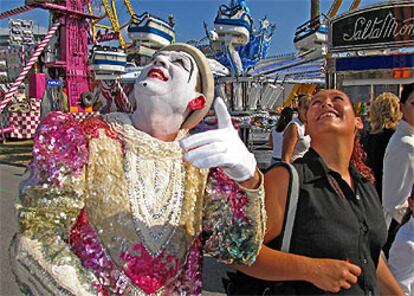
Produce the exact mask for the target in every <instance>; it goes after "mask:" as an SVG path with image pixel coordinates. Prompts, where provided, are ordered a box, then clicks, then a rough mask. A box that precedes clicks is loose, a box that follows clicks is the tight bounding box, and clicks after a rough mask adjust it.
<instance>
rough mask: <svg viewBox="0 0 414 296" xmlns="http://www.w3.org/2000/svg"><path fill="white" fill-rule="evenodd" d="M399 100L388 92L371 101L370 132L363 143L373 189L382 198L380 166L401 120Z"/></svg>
mask: <svg viewBox="0 0 414 296" xmlns="http://www.w3.org/2000/svg"><path fill="white" fill-rule="evenodd" d="M399 108H400V99H399V98H398V97H397V96H396V95H394V94H393V93H390V92H385V93H383V94H381V95H379V96H378V97H376V98H375V99H373V100H372V101H371V104H370V112H369V123H370V128H371V129H370V131H369V133H368V135H367V136H366V137H365V139H364V141H363V146H364V150H365V152H366V153H367V161H366V164H367V165H368V166H369V167H370V168H371V169H372V171H373V172H374V177H375V187H376V189H377V192H378V195H379V197H380V200H381V201H382V199H381V196H382V192H381V191H382V164H383V161H384V154H385V148H387V144H388V141H389V140H390V138H391V136H392V134H393V133H394V131H395V128H396V127H397V124H398V121H399V120H400V118H401V112H400V110H399Z"/></svg>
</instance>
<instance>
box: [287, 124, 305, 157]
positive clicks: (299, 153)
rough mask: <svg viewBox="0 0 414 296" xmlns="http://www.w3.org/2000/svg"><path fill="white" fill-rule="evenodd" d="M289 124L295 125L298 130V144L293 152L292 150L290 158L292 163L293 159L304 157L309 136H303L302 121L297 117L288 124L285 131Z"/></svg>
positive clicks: (303, 127)
mask: <svg viewBox="0 0 414 296" xmlns="http://www.w3.org/2000/svg"><path fill="white" fill-rule="evenodd" d="M291 124H295V125H296V127H297V128H298V142H297V143H296V146H295V150H293V153H292V156H291V157H290V162H293V161H295V159H298V158H301V157H303V155H305V153H306V152H307V151H308V149H309V147H310V143H311V138H310V136H309V135H305V125H304V124H303V122H302V121H300V119H299V117H294V118H293V119H292V121H291V122H289V124H288V126H287V127H286V129H287V128H288V127H289V126H290V125H291ZM286 129H285V130H286Z"/></svg>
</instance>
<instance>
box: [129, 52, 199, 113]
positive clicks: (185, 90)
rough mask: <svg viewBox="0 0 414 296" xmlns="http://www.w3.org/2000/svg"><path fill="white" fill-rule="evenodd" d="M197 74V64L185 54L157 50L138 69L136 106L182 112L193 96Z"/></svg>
mask: <svg viewBox="0 0 414 296" xmlns="http://www.w3.org/2000/svg"><path fill="white" fill-rule="evenodd" d="M197 75H198V68H197V65H196V63H195V61H194V59H193V58H192V57H191V56H190V55H189V54H187V53H185V52H176V51H161V52H160V53H158V54H156V55H155V56H154V57H153V59H152V61H151V63H150V64H149V65H148V66H147V67H145V68H144V69H143V70H142V72H141V75H140V76H139V77H138V79H137V81H136V83H135V87H134V92H135V98H136V100H137V109H140V108H142V110H145V112H148V111H151V112H157V113H158V112H159V113H160V114H162V113H165V111H166V110H169V112H172V114H173V115H174V114H175V115H179V114H183V113H184V112H185V111H186V109H187V106H188V103H189V101H191V100H192V99H194V98H196V97H197V92H196V90H195V87H196V83H197ZM166 115H168V114H166Z"/></svg>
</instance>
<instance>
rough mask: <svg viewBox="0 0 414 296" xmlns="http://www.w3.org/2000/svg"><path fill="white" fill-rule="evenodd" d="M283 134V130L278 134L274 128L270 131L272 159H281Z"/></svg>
mask: <svg viewBox="0 0 414 296" xmlns="http://www.w3.org/2000/svg"><path fill="white" fill-rule="evenodd" d="M283 133H284V130H283V131H281V132H280V133H279V132H277V131H276V129H275V128H273V129H272V144H273V150H272V157H274V158H278V159H282V145H283Z"/></svg>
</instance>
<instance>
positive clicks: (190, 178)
mask: <svg viewBox="0 0 414 296" xmlns="http://www.w3.org/2000/svg"><path fill="white" fill-rule="evenodd" d="M185 134H186V131H184V130H181V131H180V132H179V134H178V136H177V139H176V140H175V141H173V142H163V141H160V140H158V139H156V138H153V137H151V136H149V135H148V134H145V133H143V132H141V131H139V130H137V129H135V128H134V127H133V126H132V124H131V121H130V120H129V117H128V116H127V115H125V114H121V113H114V114H111V115H108V116H106V117H105V118H92V119H86V120H84V121H82V122H78V121H77V120H75V119H74V118H73V117H72V116H71V115H70V114H64V113H58V112H57V113H51V114H49V115H48V116H47V117H46V118H45V120H44V122H43V124H42V125H41V126H40V128H39V130H38V132H37V134H36V137H35V144H34V148H33V156H34V158H33V161H32V163H31V175H30V177H29V178H28V179H27V180H26V181H24V182H23V183H22V184H21V189H20V191H21V192H20V195H19V201H18V204H17V209H18V218H19V222H20V231H19V233H18V234H17V235H16V237H15V239H14V241H13V243H12V245H11V258H12V267H13V270H14V272H15V274H16V277H17V279H18V282H19V285H20V287H21V288H22V289H23V290H26V291H29V290H30V291H31V292H32V293H33V294H35V295H97V294H99V295H200V294H201V290H202V282H201V264H202V256H203V254H204V252H206V253H208V254H210V255H212V256H214V257H215V258H217V259H218V260H220V261H222V262H226V263H237V264H251V263H253V261H254V260H255V256H256V254H257V253H258V250H259V247H260V244H261V242H262V240H263V236H264V231H265V229H264V228H265V212H264V201H263V197H264V196H263V195H264V194H263V184H261V185H260V187H259V188H258V189H256V190H247V189H244V188H242V187H241V186H239V185H238V184H237V183H235V182H234V181H232V180H230V179H229V178H228V177H227V176H226V175H225V174H224V173H223V172H222V171H221V170H220V169H211V170H205V169H197V168H195V167H193V166H191V165H190V164H189V163H185V162H183V160H182V152H181V149H180V146H179V144H178V140H179V139H180V138H181V137H183V136H184V135H185Z"/></svg>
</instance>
